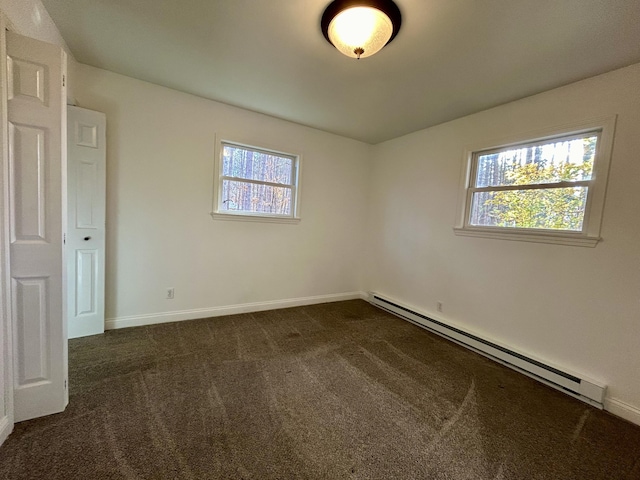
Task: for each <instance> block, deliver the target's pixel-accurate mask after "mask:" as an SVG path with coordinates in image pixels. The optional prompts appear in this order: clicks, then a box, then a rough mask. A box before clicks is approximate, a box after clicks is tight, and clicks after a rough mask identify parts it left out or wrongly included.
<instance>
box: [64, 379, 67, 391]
mask: <svg viewBox="0 0 640 480" xmlns="http://www.w3.org/2000/svg"><path fill="white" fill-rule="evenodd" d="M64 389H65V390H66V389H67V379H66V378H65V379H64Z"/></svg>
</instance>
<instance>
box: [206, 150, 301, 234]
mask: <svg viewBox="0 0 640 480" xmlns="http://www.w3.org/2000/svg"><path fill="white" fill-rule="evenodd" d="M219 147H220V148H219V159H218V162H217V167H216V173H217V175H216V176H217V184H216V192H215V195H214V212H213V213H214V217H215V216H222V215H224V216H227V218H229V216H235V217H238V216H240V217H250V219H251V218H252V219H255V220H264V219H274V220H283V221H286V220H292V221H295V220H296V219H297V197H298V173H299V163H300V162H299V157H298V156H296V155H289V154H285V153H281V152H275V151H270V150H266V149H261V148H255V147H249V146H246V145H240V144H235V143H231V142H226V141H223V142H221V143H220V146H219Z"/></svg>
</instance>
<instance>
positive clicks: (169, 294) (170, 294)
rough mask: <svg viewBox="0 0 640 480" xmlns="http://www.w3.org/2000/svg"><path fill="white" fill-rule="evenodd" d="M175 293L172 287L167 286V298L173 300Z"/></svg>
mask: <svg viewBox="0 0 640 480" xmlns="http://www.w3.org/2000/svg"><path fill="white" fill-rule="evenodd" d="M175 293H176V292H175V290H174V288H173V287H169V288H167V297H166V298H167V300H173V297H174V295H175Z"/></svg>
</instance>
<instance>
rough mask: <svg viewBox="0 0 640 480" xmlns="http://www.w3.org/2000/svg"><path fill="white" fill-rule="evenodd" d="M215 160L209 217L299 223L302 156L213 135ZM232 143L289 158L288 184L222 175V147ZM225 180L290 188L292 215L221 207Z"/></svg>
mask: <svg viewBox="0 0 640 480" xmlns="http://www.w3.org/2000/svg"><path fill="white" fill-rule="evenodd" d="M215 143H216V144H215V162H214V187H213V211H212V212H211V217H212V218H213V219H214V220H239V221H250V222H272V223H299V222H300V170H301V166H302V155H300V154H296V153H290V152H285V151H282V150H280V149H274V148H269V147H262V146H261V147H258V146H255V145H252V144H249V143H245V142H238V141H236V140H229V139H226V138H216V142H215ZM225 145H228V146H232V147H239V148H245V149H247V150H253V151H254V152H260V153H266V154H268V155H278V156H282V157H286V158H290V159H291V160H292V161H293V167H292V168H293V171H292V172H291V181H292V183H291V184H279V183H271V182H264V181H261V180H249V179H246V178H242V177H228V176H224V175H222V155H223V150H224V146H225ZM224 180H237V181H241V182H245V183H254V184H257V185H269V186H274V187H289V188H291V215H273V214H268V213H260V212H243V211H232V210H222V209H220V206H221V205H222V202H223V200H222V182H223V181H224Z"/></svg>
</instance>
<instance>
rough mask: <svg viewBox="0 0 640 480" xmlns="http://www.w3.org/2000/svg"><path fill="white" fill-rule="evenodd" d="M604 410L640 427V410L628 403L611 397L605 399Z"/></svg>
mask: <svg viewBox="0 0 640 480" xmlns="http://www.w3.org/2000/svg"><path fill="white" fill-rule="evenodd" d="M604 409H605V410H606V411H607V412H610V413H613V414H614V415H616V416H618V417H620V418H624V419H625V420H628V421H630V422H631V423H635V424H636V425H640V408H636V407H633V406H631V405H629V404H628V403H624V402H621V401H620V400H617V399H615V398H610V397H609V398H605V399H604Z"/></svg>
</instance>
